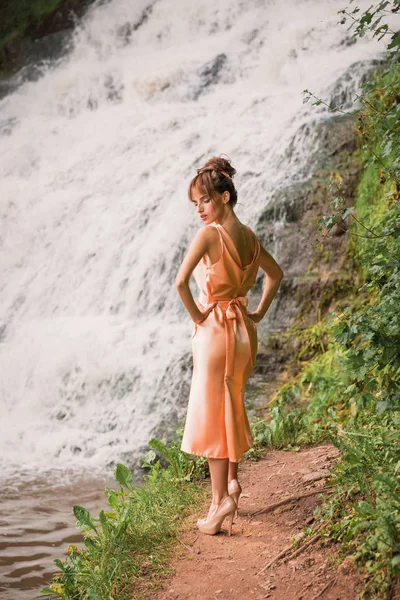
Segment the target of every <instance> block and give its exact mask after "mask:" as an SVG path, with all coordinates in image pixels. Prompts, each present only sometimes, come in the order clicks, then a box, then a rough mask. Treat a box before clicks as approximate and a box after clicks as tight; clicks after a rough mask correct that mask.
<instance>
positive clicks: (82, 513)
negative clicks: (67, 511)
mask: <svg viewBox="0 0 400 600" xmlns="http://www.w3.org/2000/svg"><path fill="white" fill-rule="evenodd" d="M72 510H73V511H74V515H75V517H76V518H77V520H78V522H79V524H80V525H85V526H86V527H89V528H90V529H93V531H95V532H96V533H98V531H97V528H96V527H95V525H94V523H93V521H92V518H91V516H90V513H89V511H88V510H87V509H86V508H84V507H83V506H79V505H77V504H75V505H74V507H73V509H72Z"/></svg>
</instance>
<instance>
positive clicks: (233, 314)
mask: <svg viewBox="0 0 400 600" xmlns="http://www.w3.org/2000/svg"><path fill="white" fill-rule="evenodd" d="M206 227H216V228H217V231H218V233H219V236H220V242H221V255H220V257H219V259H218V260H217V262H215V263H214V264H213V265H212V266H211V267H208V266H207V264H206V261H205V257H204V256H203V258H202V260H201V261H200V262H199V263H198V265H197V266H196V268H195V269H194V271H193V275H194V277H195V280H196V283H197V285H198V287H199V289H200V296H199V299H198V300H197V301H196V302H197V305H198V306H199V308H200V309H202V310H205V309H206V308H207V306H209V305H210V304H212V303H214V302H215V301H217V304H216V305H215V307H214V308H213V309H212V310H211V312H210V313H209V315H208V316H207V317H206V319H205V320H204V321H202V322H201V323H194V327H193V333H192V352H193V376H192V381H191V388H190V395H189V402H188V408H187V416H186V423H185V430H184V434H183V439H182V445H181V449H182V450H183V451H184V452H188V453H189V454H194V455H197V456H205V457H207V458H229V460H230V461H232V462H239V461H240V460H241V459H242V457H243V454H244V452H246V450H248V449H249V448H250V447H251V446H252V443H253V438H252V434H251V430H250V425H249V420H248V417H247V414H246V409H245V406H244V387H245V383H246V381H247V380H248V378H249V377H250V374H251V372H252V370H253V368H254V365H255V361H256V354H257V343H258V339H257V326H256V324H255V323H254V321H253V320H252V319H251V318H250V317H249V316H248V315H247V305H248V298H247V297H246V294H247V292H248V291H249V289H250V288H251V287H252V286H253V285H254V283H255V281H256V276H257V271H258V268H259V263H260V242H259V240H258V238H257V236H256V235H255V234H254V233H253V235H254V238H255V252H254V256H253V259H252V261H251V263H250V264H248V265H246V266H245V267H242V265H241V260H240V256H239V254H238V252H237V249H236V247H235V244H234V242H233V240H232V238H231V237H230V235H229V233H228V232H227V231H226V229H225V228H224V227H223V226H222V225H219V224H216V223H212V224H211V225H206Z"/></svg>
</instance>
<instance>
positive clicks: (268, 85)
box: [0, 0, 385, 479]
mask: <svg viewBox="0 0 400 600" xmlns="http://www.w3.org/2000/svg"><path fill="white" fill-rule="evenodd" d="M345 6H346V3H345V2H343V0H340V1H337V0H308V1H307V0H287V1H286V2H282V1H275V2H273V1H271V0H264V1H261V0H259V1H255V0H254V1H251V0H249V1H248V2H240V1H239V0H229V1H228V0H221V1H220V2H218V3H216V2H214V1H213V0H198V1H197V2H195V3H194V2H193V3H189V2H185V1H184V0H174V1H173V0H159V1H154V2H152V3H149V2H143V1H140V0H136V1H135V2H132V0H113V1H112V2H111V3H108V4H103V5H100V6H94V7H93V8H92V9H91V10H90V11H89V13H88V14H87V16H86V18H85V19H84V20H83V22H82V23H81V25H80V26H79V28H78V29H77V30H76V32H75V34H74V38H73V45H72V47H71V50H70V52H69V54H68V55H67V56H66V57H65V58H63V59H62V60H61V61H59V62H58V64H57V65H56V66H54V65H53V66H52V67H49V68H48V69H47V71H46V72H45V73H44V74H43V76H42V77H41V78H40V79H39V80H38V81H36V82H26V83H25V84H23V85H22V86H21V87H20V88H19V89H18V90H16V91H15V92H14V93H13V94H11V95H9V96H8V97H6V98H4V99H3V100H2V101H1V102H0V177H1V201H0V211H1V212H0V214H1V231H0V267H1V283H0V291H1V293H0V332H1V338H0V339H1V341H0V369H1V379H0V410H1V413H0V416H1V437H0V461H1V462H0V473H1V475H0V476H1V477H2V478H3V479H4V478H7V477H12V476H15V477H16V478H21V477H23V476H24V477H30V476H32V475H33V474H38V473H42V472H43V471H47V470H50V469H52V470H59V472H60V473H62V472H63V470H65V469H67V468H69V469H70V468H72V469H76V470H82V469H86V468H87V469H90V470H91V471H92V472H93V471H95V470H96V469H97V470H107V469H109V468H110V465H111V464H112V463H115V462H117V461H127V462H129V460H130V459H131V458H132V457H134V456H135V455H136V454H137V453H138V452H139V454H140V453H141V451H142V449H143V446H144V445H145V444H146V442H147V441H148V440H149V438H150V437H151V435H152V432H153V430H154V428H155V427H156V426H157V425H158V424H159V423H161V422H163V421H168V420H169V419H171V418H172V417H174V416H176V413H177V412H178V413H179V414H180V416H182V409H179V408H177V406H178V399H179V398H180V400H181V402H180V404H181V405H182V397H181V395H182V394H185V393H186V392H187V386H188V383H189V378H190V372H189V370H186V371H185V370H184V369H183V368H182V365H183V364H185V360H184V359H185V357H187V356H188V353H190V349H191V340H190V332H191V327H192V323H191V321H190V318H189V316H188V315H187V313H186V311H185V310H184V308H183V307H182V305H181V303H180V300H179V298H178V295H177V293H176V290H175V285H174V279H175V275H176V272H177V269H178V267H179V264H180V261H181V259H182V257H183V255H184V252H185V250H186V249H187V246H188V243H189V241H190V239H191V237H192V236H193V234H194V232H195V230H196V229H197V228H198V227H199V226H201V225H200V222H199V219H198V218H197V217H196V214H195V209H194V208H193V206H192V205H191V204H190V203H189V202H188V200H187V186H188V183H189V181H190V179H191V178H192V177H193V176H194V175H195V173H196V168H198V167H200V166H201V165H202V164H203V163H204V161H205V160H207V159H208V158H210V157H211V156H213V155H219V154H221V153H225V154H227V155H228V156H229V157H230V158H231V160H232V163H233V165H234V166H235V167H236V168H237V170H238V175H237V178H236V185H237V188H238V191H239V201H240V202H241V204H239V205H238V206H237V214H238V216H239V218H240V219H241V220H243V221H244V222H245V223H247V224H249V225H250V226H252V224H254V223H255V221H256V219H257V216H258V215H259V214H260V213H261V211H262V209H263V208H265V206H266V205H267V204H268V202H269V200H270V198H271V195H272V193H273V191H274V190H276V189H277V188H279V187H283V186H285V185H287V184H288V183H290V182H294V181H299V180H302V179H304V178H307V177H308V176H309V175H310V169H311V168H312V165H311V164H310V156H311V154H312V152H315V151H316V148H317V143H318V140H316V139H315V138H314V137H313V135H312V134H311V135H308V136H306V135H304V134H301V133H300V132H302V131H303V129H301V127H302V126H303V125H304V124H305V123H310V124H312V123H313V122H315V121H316V120H318V119H323V118H327V117H329V116H330V113H329V112H328V111H327V110H326V109H325V108H324V107H323V106H319V107H315V106H314V107H312V106H311V102H310V103H308V104H304V103H303V95H302V90H304V89H305V88H307V89H309V90H310V91H312V92H313V93H315V94H316V95H318V96H320V97H322V98H324V99H325V100H326V101H327V102H329V101H330V100H331V97H332V94H333V91H334V90H336V92H337V90H338V89H339V91H340V89H342V91H343V90H344V91H345V90H352V91H357V86H358V81H359V77H360V75H361V74H362V71H363V68H364V66H365V65H366V64H367V63H368V61H370V60H371V59H372V58H376V57H379V56H380V54H381V53H382V52H383V50H384V47H385V40H382V42H381V43H378V42H377V41H376V40H372V39H370V37H369V36H366V37H365V38H363V39H362V40H359V41H358V42H357V43H355V44H351V43H348V42H349V38H350V33H349V32H348V31H347V25H346V26H341V25H338V24H337V23H338V21H339V16H338V15H337V11H338V10H340V9H343V8H345ZM356 63H359V64H358V66H356V68H352V69H350V67H351V66H352V65H354V64H356ZM363 65H364V66H363ZM349 69H350V71H349ZM346 72H350V76H349V77H346V78H345V77H343V75H344V74H345V73H346ZM338 81H339V82H341V83H340V85H341V88H340V86H339V88H337V82H338ZM349 106H350V105H349ZM344 108H346V106H344ZM347 108H348V107H347ZM311 130H312V128H311ZM289 147H291V152H290V153H288V152H287V149H288V148H289ZM270 251H272V249H270ZM193 290H194V288H193ZM194 291H195V290H194ZM185 400H186V398H183V404H184V402H185ZM179 411H180V412H179Z"/></svg>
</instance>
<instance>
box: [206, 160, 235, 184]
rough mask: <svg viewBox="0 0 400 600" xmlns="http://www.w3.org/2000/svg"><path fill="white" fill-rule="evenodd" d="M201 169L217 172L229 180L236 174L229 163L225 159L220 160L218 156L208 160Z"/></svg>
mask: <svg viewBox="0 0 400 600" xmlns="http://www.w3.org/2000/svg"><path fill="white" fill-rule="evenodd" d="M203 169H204V170H206V169H207V170H209V169H213V170H214V171H217V172H219V173H226V174H227V175H228V176H229V177H230V178H231V179H232V178H233V176H234V175H235V173H236V169H235V168H234V167H232V165H231V163H230V161H229V160H227V159H226V158H221V157H219V156H213V157H212V158H210V159H209V160H208V161H207V162H206V164H205V165H204V167H202V169H201V170H203Z"/></svg>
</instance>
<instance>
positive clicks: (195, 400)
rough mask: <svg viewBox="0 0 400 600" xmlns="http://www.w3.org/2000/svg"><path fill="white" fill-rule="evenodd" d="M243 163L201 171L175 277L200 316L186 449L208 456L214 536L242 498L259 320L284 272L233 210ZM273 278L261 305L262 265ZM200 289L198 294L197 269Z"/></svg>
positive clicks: (204, 523)
mask: <svg viewBox="0 0 400 600" xmlns="http://www.w3.org/2000/svg"><path fill="white" fill-rule="evenodd" d="M235 173H236V169H234V168H233V167H232V165H231V164H230V162H229V161H228V160H225V159H223V158H218V157H213V158H211V159H210V160H209V161H207V163H206V164H205V165H204V167H202V168H201V169H198V170H197V175H196V176H195V177H194V178H193V179H192V181H191V182H190V185H189V199H190V200H191V202H193V204H194V205H195V206H196V209H197V213H198V215H199V217H200V218H201V219H202V221H203V223H204V227H202V228H201V229H199V231H198V232H197V233H196V235H195V237H194V239H193V242H192V244H191V246H190V248H189V250H188V252H187V255H186V256H185V258H184V260H183V262H182V265H181V267H180V268H179V271H178V274H177V276H176V286H177V290H178V293H179V295H180V297H181V300H182V302H183V304H184V305H185V307H186V309H187V311H188V312H189V314H190V316H191V318H192V320H193V321H194V326H193V333H192V350H193V377H192V383H191V389H190V396H189V403H188V410H187V417H186V424H185V430H184V435H183V439H182V446H181V448H182V450H183V451H185V452H188V453H190V454H195V455H198V456H205V457H207V458H208V462H209V467H210V474H211V487H212V502H211V506H210V509H209V511H208V515H207V517H206V518H205V519H200V520H199V521H198V522H197V526H198V528H199V530H200V531H201V532H203V533H207V534H210V535H214V534H215V533H217V532H218V531H220V529H221V525H222V523H223V521H224V519H225V518H228V525H229V535H230V534H231V529H232V521H233V516H234V513H235V511H236V513H237V504H238V501H239V497H240V493H241V487H240V484H239V482H238V478H237V472H238V463H239V461H240V460H241V459H242V458H243V454H244V452H246V450H248V449H249V448H250V447H251V445H252V443H253V439H252V434H251V431H250V426H249V421H248V418H247V415H246V409H245V406H244V386H245V383H246V381H247V380H248V378H249V377H250V374H251V372H252V370H253V368H254V364H255V359H256V353H257V327H256V323H259V322H260V321H261V319H262V318H263V317H264V315H265V313H266V312H267V309H268V307H269V306H270V304H271V302H272V300H273V298H274V296H275V294H276V292H277V290H278V288H279V285H280V282H281V279H282V277H283V271H282V269H281V268H280V267H279V265H278V264H277V263H276V262H275V260H274V259H273V258H272V256H271V255H270V254H269V253H268V252H267V251H266V250H265V249H264V248H263V246H262V245H261V244H260V241H259V240H258V238H257V236H256V235H255V234H254V232H253V231H252V230H251V229H250V228H249V227H247V226H246V225H243V224H242V223H241V222H240V221H239V219H238V217H237V216H236V214H235V212H234V206H235V204H236V202H237V192H236V189H235V186H234V184H233V181H232V177H233V176H234V174H235ZM259 267H261V269H263V271H265V273H266V285H265V287H264V291H263V295H262V298H261V301H260V303H259V306H258V308H257V310H256V311H254V312H248V310H247V303H248V298H247V297H246V294H247V292H248V291H249V289H250V288H251V287H252V286H253V285H254V283H255V281H256V276H257V271H258V268H259ZM192 273H193V274H194V277H195V279H196V282H197V284H198V286H199V288H200V297H199V300H198V301H197V302H195V301H194V299H193V296H192V294H191V291H190V288H189V280H190V277H191V274H192Z"/></svg>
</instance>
